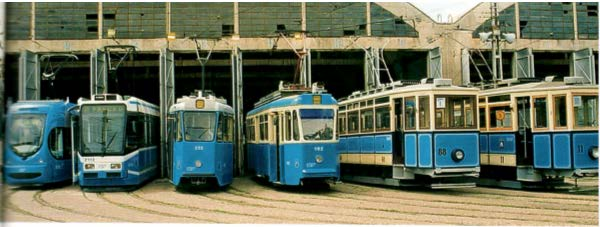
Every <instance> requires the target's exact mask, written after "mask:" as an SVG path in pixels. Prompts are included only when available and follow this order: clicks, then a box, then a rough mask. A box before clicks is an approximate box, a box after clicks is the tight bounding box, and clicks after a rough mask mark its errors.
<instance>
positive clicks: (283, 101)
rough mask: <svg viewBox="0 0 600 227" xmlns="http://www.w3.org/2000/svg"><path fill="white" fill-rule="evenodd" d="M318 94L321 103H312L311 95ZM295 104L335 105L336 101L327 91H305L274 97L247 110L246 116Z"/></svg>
mask: <svg viewBox="0 0 600 227" xmlns="http://www.w3.org/2000/svg"><path fill="white" fill-rule="evenodd" d="M319 95H320V96H321V104H314V103H313V96H319ZM297 105H337V101H336V100H335V98H333V96H331V94H329V93H311V92H306V93H302V94H298V95H291V96H287V97H283V98H280V99H276V100H274V101H271V102H269V103H266V104H264V105H261V106H259V107H257V108H254V109H253V110H251V111H250V112H248V114H247V116H251V115H254V114H257V113H260V112H262V111H264V110H267V109H272V108H278V107H286V106H297Z"/></svg>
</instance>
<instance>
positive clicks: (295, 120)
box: [292, 110, 300, 141]
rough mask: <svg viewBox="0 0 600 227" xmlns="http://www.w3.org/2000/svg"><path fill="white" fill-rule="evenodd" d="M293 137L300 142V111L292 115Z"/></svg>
mask: <svg viewBox="0 0 600 227" xmlns="http://www.w3.org/2000/svg"><path fill="white" fill-rule="evenodd" d="M292 127H293V130H292V137H294V140H296V141H298V140H300V130H299V129H298V111H296V110H294V112H293V113H292Z"/></svg>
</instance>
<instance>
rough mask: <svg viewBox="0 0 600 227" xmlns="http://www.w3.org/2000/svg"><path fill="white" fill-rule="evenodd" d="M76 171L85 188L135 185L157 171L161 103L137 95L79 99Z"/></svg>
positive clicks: (76, 125) (110, 95)
mask: <svg viewBox="0 0 600 227" xmlns="http://www.w3.org/2000/svg"><path fill="white" fill-rule="evenodd" d="M78 107H79V117H78V118H77V119H74V129H75V130H76V132H75V133H77V136H78V138H79V139H78V140H77V142H78V145H76V147H77V151H78V152H77V170H76V173H77V174H76V175H77V177H78V180H79V185H80V186H81V187H83V188H93V187H96V188H98V187H110V188H113V187H114V188H121V187H122V188H127V187H135V186H137V185H140V184H142V183H143V182H145V181H148V180H150V179H152V178H153V177H154V176H155V175H156V173H157V169H158V166H157V165H158V144H159V142H160V138H159V135H158V127H159V122H158V116H159V112H158V107H157V106H155V105H153V104H151V103H148V102H146V101H143V100H141V99H138V98H135V97H127V96H125V97H124V98H123V97H121V96H120V95H115V94H99V95H94V96H93V97H92V100H83V99H80V100H79V101H78Z"/></svg>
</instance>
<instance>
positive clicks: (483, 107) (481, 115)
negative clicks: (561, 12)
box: [478, 106, 487, 130]
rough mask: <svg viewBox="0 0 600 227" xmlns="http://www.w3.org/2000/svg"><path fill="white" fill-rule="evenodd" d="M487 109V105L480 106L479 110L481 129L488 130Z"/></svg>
mask: <svg viewBox="0 0 600 227" xmlns="http://www.w3.org/2000/svg"><path fill="white" fill-rule="evenodd" d="M486 109H487V108H486V107H485V106H480V107H479V108H478V111H479V130H487V114H486ZM482 110H483V113H482ZM482 118H483V119H482Z"/></svg>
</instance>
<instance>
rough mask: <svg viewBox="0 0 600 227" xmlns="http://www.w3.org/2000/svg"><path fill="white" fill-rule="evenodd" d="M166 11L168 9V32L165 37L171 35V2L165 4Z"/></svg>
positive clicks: (166, 19)
mask: <svg viewBox="0 0 600 227" xmlns="http://www.w3.org/2000/svg"><path fill="white" fill-rule="evenodd" d="M165 4H166V5H165V9H166V14H167V15H166V17H165V23H166V26H165V28H166V31H165V36H168V35H169V33H171V2H167V3H165Z"/></svg>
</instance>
